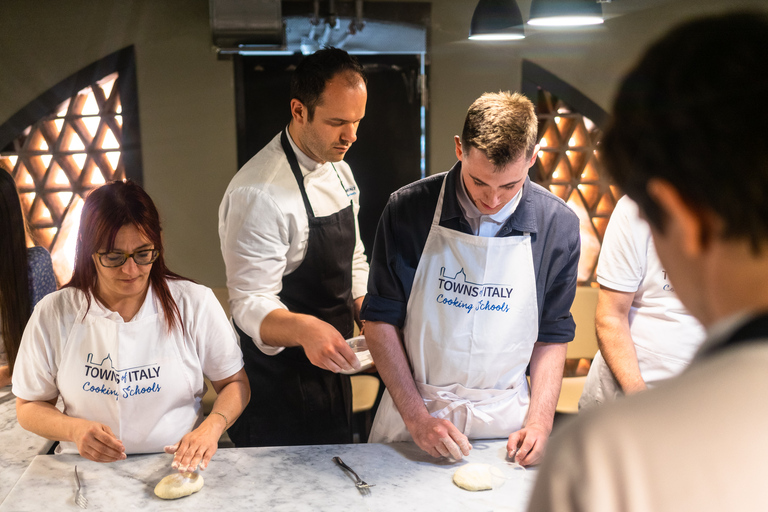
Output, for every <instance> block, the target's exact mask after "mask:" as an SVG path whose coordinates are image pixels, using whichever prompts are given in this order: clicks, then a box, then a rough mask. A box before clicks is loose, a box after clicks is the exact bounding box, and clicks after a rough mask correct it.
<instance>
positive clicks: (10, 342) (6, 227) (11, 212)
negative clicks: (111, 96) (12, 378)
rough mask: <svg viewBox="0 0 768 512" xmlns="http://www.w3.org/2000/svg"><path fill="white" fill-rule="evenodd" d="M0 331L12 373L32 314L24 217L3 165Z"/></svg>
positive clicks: (0, 177)
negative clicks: (22, 337) (25, 328)
mask: <svg viewBox="0 0 768 512" xmlns="http://www.w3.org/2000/svg"><path fill="white" fill-rule="evenodd" d="M0 240H2V243H0V332H2V335H3V344H4V345H5V353H6V355H7V357H8V367H9V369H10V371H11V373H12V372H13V365H14V363H15V362H16V354H17V353H18V351H19V344H20V343H21V335H22V334H23V333H24V327H25V326H26V325H27V321H28V320H29V315H30V314H31V309H32V307H31V305H30V300H29V277H28V269H27V242H26V237H25V230H24V216H23V214H22V213H21V204H20V203H19V194H18V191H17V190H16V183H15V182H14V181H13V177H12V176H11V175H10V174H9V173H8V171H6V170H5V168H3V167H0Z"/></svg>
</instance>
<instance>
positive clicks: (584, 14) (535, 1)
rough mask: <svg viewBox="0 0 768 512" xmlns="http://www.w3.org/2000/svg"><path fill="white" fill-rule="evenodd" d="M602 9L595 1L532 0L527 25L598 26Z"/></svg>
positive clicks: (600, 21)
mask: <svg viewBox="0 0 768 512" xmlns="http://www.w3.org/2000/svg"><path fill="white" fill-rule="evenodd" d="M602 22H603V9H602V7H601V5H600V4H599V3H598V2H597V1H596V0H532V1H531V12H530V16H529V18H528V24H529V25H536V26H545V27H575V26H580V25H599V24H600V23H602Z"/></svg>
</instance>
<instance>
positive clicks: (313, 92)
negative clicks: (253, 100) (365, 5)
mask: <svg viewBox="0 0 768 512" xmlns="http://www.w3.org/2000/svg"><path fill="white" fill-rule="evenodd" d="M347 71H349V72H352V73H354V74H356V75H358V76H359V77H360V79H361V80H362V81H363V83H364V84H367V83H368V79H367V78H366V76H365V72H364V71H363V67H362V66H361V65H360V63H359V62H358V61H357V59H356V58H354V57H353V56H351V55H350V54H348V53H347V52H345V51H344V50H339V49H338V48H331V47H329V48H323V49H322V50H318V51H316V52H315V53H313V54H312V55H308V56H307V57H304V58H303V59H302V60H301V62H299V64H298V66H296V70H295V71H294V72H293V75H292V76H291V99H297V100H299V101H300V102H301V103H302V104H303V105H304V106H305V107H307V113H308V118H309V120H310V121H311V120H312V118H313V117H314V115H315V107H316V106H317V105H318V103H319V102H320V96H321V95H322V94H323V91H325V85H326V84H327V83H328V80H330V79H331V78H333V77H334V76H336V75H337V74H338V73H343V72H347ZM354 83H357V78H355V80H354V81H353V82H352V83H351V84H350V85H354Z"/></svg>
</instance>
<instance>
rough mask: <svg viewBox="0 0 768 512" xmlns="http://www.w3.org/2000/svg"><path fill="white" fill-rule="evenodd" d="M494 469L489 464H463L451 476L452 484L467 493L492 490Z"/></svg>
mask: <svg viewBox="0 0 768 512" xmlns="http://www.w3.org/2000/svg"><path fill="white" fill-rule="evenodd" d="M493 469H494V468H492V467H491V465H490V464H476V463H470V464H464V465H463V466H461V467H460V468H459V469H457V470H456V472H455V473H454V474H453V483H455V484H456V485H458V486H459V487H461V488H462V489H466V490H468V491H485V490H488V489H493V482H494V478H498V476H496V477H495V476H494V474H493V473H492V471H493Z"/></svg>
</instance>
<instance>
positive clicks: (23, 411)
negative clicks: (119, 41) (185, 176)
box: [13, 181, 249, 471]
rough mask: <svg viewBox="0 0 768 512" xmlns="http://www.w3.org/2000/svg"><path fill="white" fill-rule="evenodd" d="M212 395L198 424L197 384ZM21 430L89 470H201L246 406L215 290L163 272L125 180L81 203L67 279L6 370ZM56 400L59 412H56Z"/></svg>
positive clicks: (143, 202)
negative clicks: (168, 456)
mask: <svg viewBox="0 0 768 512" xmlns="http://www.w3.org/2000/svg"><path fill="white" fill-rule="evenodd" d="M204 376H206V377H208V378H209V379H210V380H211V382H212V383H213V387H214V389H215V390H216V393H217V394H218V396H217V398H216V402H215V403H214V405H213V410H212V412H211V414H210V415H208V417H207V418H205V419H203V410H202V398H203V395H204V394H205V391H206V388H205V382H204V379H203V377H204ZM13 393H14V394H15V395H16V397H17V401H16V412H17V415H18V420H19V424H20V425H21V426H22V427H24V428H25V429H27V430H29V431H31V432H34V433H36V434H38V435H40V436H42V437H45V438H47V439H52V440H56V441H60V442H61V443H60V445H59V447H58V448H57V453H73V452H75V451H77V452H79V453H80V455H82V456H83V457H85V458H87V459H90V460H94V461H97V462H114V461H117V460H121V459H125V458H126V455H128V454H134V453H151V452H162V451H163V450H165V451H166V452H168V453H175V456H174V459H173V463H172V466H173V467H174V468H178V469H179V471H191V470H194V469H196V468H197V466H198V465H199V466H200V468H201V469H205V468H206V466H207V465H208V463H209V462H210V460H211V457H212V456H213V454H214V453H216V449H217V447H218V441H219V438H220V437H221V435H222V433H223V432H224V431H225V430H226V428H227V427H228V426H229V425H231V424H232V422H233V421H234V420H235V419H236V418H237V417H238V416H239V415H240V413H241V412H242V411H243V408H244V407H245V404H246V403H247V402H248V399H249V386H248V378H247V377H246V375H245V371H244V370H243V356H242V353H241V352H240V348H239V347H238V345H237V339H236V337H235V333H234V331H233V330H232V327H231V325H230V324H229V322H228V320H227V317H226V314H225V313H224V310H223V309H222V307H221V305H220V304H219V303H218V301H217V300H216V297H215V296H214V294H213V292H212V291H211V290H209V289H208V288H205V287H204V286H201V285H198V284H196V283H193V282H192V281H190V280H188V279H185V278H183V277H181V276H179V275H177V274H175V273H173V272H171V271H170V270H168V268H167V267H166V266H165V262H164V260H163V245H162V239H161V236H160V219H159V216H158V213H157V209H156V208H155V205H154V204H153V202H152V199H150V197H149V196H148V195H147V193H146V192H145V191H144V190H143V189H142V188H141V187H139V186H138V185H136V184H135V183H132V182H130V181H126V182H122V181H115V182H111V183H108V184H106V185H103V186H102V187H100V188H98V189H96V190H94V191H93V192H91V194H90V195H89V196H88V198H87V199H86V200H85V204H84V206H83V213H82V217H81V223H80V228H79V232H78V237H77V246H76V253H75V269H74V272H73V275H72V279H71V280H70V281H69V283H67V284H66V285H65V286H64V287H63V288H62V289H61V290H59V291H58V292H54V293H52V294H50V295H48V296H46V297H45V298H44V299H43V300H41V301H40V302H39V303H38V304H37V307H36V308H35V311H34V313H33V314H32V316H31V318H30V320H29V322H28V324H27V328H26V329H25V331H24V335H23V337H22V341H21V347H20V349H19V354H18V357H17V359H16V366H15V369H14V374H13ZM59 397H61V399H62V402H63V412H62V411H59V410H58V409H57V408H56V402H57V400H58V398H59Z"/></svg>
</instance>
